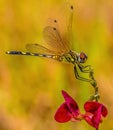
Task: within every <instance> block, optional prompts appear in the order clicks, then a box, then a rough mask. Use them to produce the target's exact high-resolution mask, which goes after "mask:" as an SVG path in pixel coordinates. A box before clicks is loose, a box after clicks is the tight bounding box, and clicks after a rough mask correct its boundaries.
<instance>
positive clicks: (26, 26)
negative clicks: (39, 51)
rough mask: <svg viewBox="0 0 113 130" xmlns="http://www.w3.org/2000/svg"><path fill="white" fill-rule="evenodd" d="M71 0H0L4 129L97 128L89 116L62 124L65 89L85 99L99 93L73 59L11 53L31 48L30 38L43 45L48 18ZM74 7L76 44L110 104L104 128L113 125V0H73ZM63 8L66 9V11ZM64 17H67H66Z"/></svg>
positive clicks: (0, 117) (0, 91)
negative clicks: (58, 116)
mask: <svg viewBox="0 0 113 130" xmlns="http://www.w3.org/2000/svg"><path fill="white" fill-rule="evenodd" d="M66 2H67V0H66V1H65V0H46V1H45V0H41V1H38V0H32V1H30V0H20V1H14V0H0V130H94V128H92V127H91V126H89V125H88V124H87V123H86V122H84V121H82V122H77V123H73V122H69V123H65V124H59V123H57V122H56V121H55V120H54V113H55V112H56V110H57V108H58V107H59V105H60V104H61V103H62V102H63V101H64V100H63V97H62V95H61V90H62V89H64V90H66V91H67V92H68V93H69V94H70V95H71V96H72V97H73V98H75V99H76V101H77V102H78V104H79V106H80V109H81V111H82V112H84V110H83V105H84V103H85V102H86V101H87V100H88V99H89V97H90V95H92V94H93V93H94V90H93V88H92V87H91V85H90V84H89V83H84V82H81V81H78V80H76V79H75V77H74V72H73V65H70V64H65V63H60V62H57V61H54V60H50V59H44V58H40V57H30V56H12V55H6V54H5V52H6V51H8V50H20V51H26V50H25V45H26V43H40V44H41V45H43V43H44V41H43V36H42V31H43V28H44V27H45V26H46V25H47V21H48V18H51V17H57V16H58V17H60V18H59V22H60V20H61V21H63V20H65V19H66V17H67V15H68V13H65V9H64V8H63V6H64V5H65V3H66ZM68 2H70V3H71V2H72V3H73V5H74V7H75V10H74V20H73V46H72V48H73V50H76V51H78V52H80V51H84V52H85V53H86V54H87V55H88V61H87V63H86V64H91V65H92V67H93V68H94V72H95V78H96V80H97V82H98V87H99V93H100V96H101V98H100V102H102V103H103V104H105V105H106V107H107V108H108V112H109V113H108V116H107V118H105V119H103V120H104V121H103V123H102V124H100V129H99V130H103V129H104V130H105V129H108V130H112V129H113V123H112V122H113V96H112V94H113V0H107V1H106V0H71V1H68ZM61 14H63V15H61ZM64 23H65V21H64Z"/></svg>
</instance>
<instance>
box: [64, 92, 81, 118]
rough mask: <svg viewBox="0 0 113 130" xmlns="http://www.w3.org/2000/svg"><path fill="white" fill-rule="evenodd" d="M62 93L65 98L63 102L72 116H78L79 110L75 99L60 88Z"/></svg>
mask: <svg viewBox="0 0 113 130" xmlns="http://www.w3.org/2000/svg"><path fill="white" fill-rule="evenodd" d="M62 95H63V97H64V99H65V102H66V104H67V106H68V109H69V111H70V112H71V113H72V114H73V116H78V115H79V114H80V111H79V107H78V105H77V103H76V102H75V100H74V99H73V98H72V97H71V96H70V95H69V94H68V93H66V92H65V91H64V90H62Z"/></svg>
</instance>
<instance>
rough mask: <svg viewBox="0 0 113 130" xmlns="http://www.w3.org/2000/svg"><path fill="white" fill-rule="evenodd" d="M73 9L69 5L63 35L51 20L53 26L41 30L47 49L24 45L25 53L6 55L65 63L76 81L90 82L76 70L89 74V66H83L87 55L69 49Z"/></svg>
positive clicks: (56, 22) (13, 52)
mask: <svg viewBox="0 0 113 130" xmlns="http://www.w3.org/2000/svg"><path fill="white" fill-rule="evenodd" d="M73 10H74V7H73V6H72V5H70V15H69V20H68V23H67V26H66V31H65V33H64V34H62V33H61V30H60V28H59V26H58V21H57V20H56V19H55V20H53V23H54V24H53V25H51V26H46V27H45V28H44V29H43V37H44V40H45V41H46V43H47V45H48V46H49V47H50V48H51V49H49V48H47V47H45V46H42V45H40V44H37V43H34V44H33V43H32V44H30V43H29V44H26V50H27V51H26V52H22V51H7V52H6V54H10V55H27V56H38V57H45V58H51V59H54V60H57V61H60V62H62V61H66V62H68V63H72V64H73V65H74V74H75V77H76V79H78V80H82V81H86V82H90V78H84V77H82V76H80V74H79V73H78V69H79V70H80V71H81V72H83V73H90V65H83V63H85V62H86V61H87V58H88V57H87V55H86V54H85V53H84V52H80V53H78V52H76V51H73V50H71V49H70V45H71V36H72V21H73Z"/></svg>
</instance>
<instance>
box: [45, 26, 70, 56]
mask: <svg viewBox="0 0 113 130" xmlns="http://www.w3.org/2000/svg"><path fill="white" fill-rule="evenodd" d="M43 36H44V40H45V41H46V42H47V44H48V45H49V46H50V47H51V48H52V50H54V51H55V52H57V53H60V54H63V53H67V52H69V47H68V44H67V42H66V39H64V38H63V37H62V36H61V33H60V31H59V29H58V27H51V26H47V27H45V28H44V31H43Z"/></svg>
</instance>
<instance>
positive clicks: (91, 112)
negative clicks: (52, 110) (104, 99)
mask: <svg viewBox="0 0 113 130" xmlns="http://www.w3.org/2000/svg"><path fill="white" fill-rule="evenodd" d="M62 95H63V97H64V99H65V102H64V103H63V104H62V105H61V106H60V107H59V108H58V110H57V112H56V114H55V116H54V118H55V120H56V121H58V122H60V123H65V122H68V121H81V120H82V119H84V120H85V121H86V122H87V123H88V124H90V125H91V126H93V127H94V128H96V130H98V127H99V123H101V122H102V116H103V117H106V116H107V113H108V111H107V108H106V107H105V106H104V105H103V104H101V103H98V102H95V101H88V102H86V103H85V104H84V109H85V111H86V113H85V114H81V113H80V110H79V107H78V105H77V103H76V102H75V100H74V99H73V98H72V97H71V96H70V95H68V94H67V93H66V92H65V91H63V90H62Z"/></svg>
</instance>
